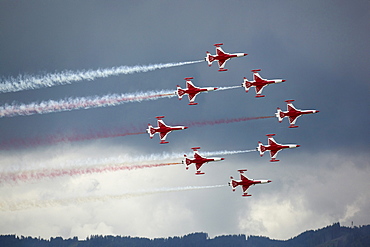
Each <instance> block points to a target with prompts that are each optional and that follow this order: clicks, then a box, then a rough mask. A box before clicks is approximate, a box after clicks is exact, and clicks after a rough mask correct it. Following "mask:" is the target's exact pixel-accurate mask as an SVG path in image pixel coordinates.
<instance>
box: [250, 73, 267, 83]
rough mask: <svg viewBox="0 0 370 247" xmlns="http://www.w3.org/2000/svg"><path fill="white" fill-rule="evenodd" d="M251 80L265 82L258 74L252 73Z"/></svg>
mask: <svg viewBox="0 0 370 247" xmlns="http://www.w3.org/2000/svg"><path fill="white" fill-rule="evenodd" d="M253 80H254V81H255V82H264V81H265V80H264V79H263V78H262V77H261V76H260V74H258V73H253Z"/></svg>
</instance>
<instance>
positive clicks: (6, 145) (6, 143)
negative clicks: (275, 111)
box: [0, 116, 274, 150]
mask: <svg viewBox="0 0 370 247" xmlns="http://www.w3.org/2000/svg"><path fill="white" fill-rule="evenodd" d="M265 118H274V116H265V117H242V118H231V119H219V120H214V121H198V122H185V123H181V124H176V125H186V126H191V127H201V126H205V125H216V124H226V123H235V122H242V121H249V120H257V119H265ZM76 133H77V134H76ZM76 133H75V134H71V135H66V134H60V135H48V136H46V137H35V138H28V139H11V140H2V141H0V150H1V149H2V150H7V149H10V148H12V147H32V146H35V145H47V144H56V143H61V142H75V141H86V140H94V139H101V138H113V137H123V136H128V135H140V134H147V132H146V131H144V130H143V129H140V128H136V127H132V128H131V129H126V128H116V129H110V130H90V132H89V133H84V134H81V131H76Z"/></svg>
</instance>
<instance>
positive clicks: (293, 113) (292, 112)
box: [283, 108, 319, 117]
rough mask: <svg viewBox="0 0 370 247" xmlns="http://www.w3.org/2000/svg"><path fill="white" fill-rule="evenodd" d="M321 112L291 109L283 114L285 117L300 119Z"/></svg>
mask: <svg viewBox="0 0 370 247" xmlns="http://www.w3.org/2000/svg"><path fill="white" fill-rule="evenodd" d="M317 112H319V111H317V110H296V109H293V108H292V109H290V110H289V111H286V112H283V114H284V117H285V116H286V117H298V116H301V115H306V114H313V113H317Z"/></svg>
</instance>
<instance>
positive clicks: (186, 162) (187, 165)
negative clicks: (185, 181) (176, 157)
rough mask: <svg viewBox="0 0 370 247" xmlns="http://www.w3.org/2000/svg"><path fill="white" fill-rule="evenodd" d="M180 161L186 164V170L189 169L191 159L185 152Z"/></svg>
mask: <svg viewBox="0 0 370 247" xmlns="http://www.w3.org/2000/svg"><path fill="white" fill-rule="evenodd" d="M182 163H183V164H184V165H185V166H186V170H187V169H189V165H190V164H191V160H190V159H188V158H187V156H186V154H184V159H183V161H182Z"/></svg>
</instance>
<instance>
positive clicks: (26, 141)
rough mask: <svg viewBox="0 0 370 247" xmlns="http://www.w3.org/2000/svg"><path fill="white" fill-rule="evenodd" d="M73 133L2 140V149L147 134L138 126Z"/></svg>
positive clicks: (0, 148)
mask: <svg viewBox="0 0 370 247" xmlns="http://www.w3.org/2000/svg"><path fill="white" fill-rule="evenodd" d="M74 132H75V133H73V134H69V135H67V134H63V133H61V134H54V135H47V136H44V137H30V138H22V139H21V138H18V139H9V140H1V141H0V150H10V149H12V148H21V147H34V146H39V145H51V144H57V143H67V142H76V141H87V140H95V139H103V138H112V137H123V136H131V135H142V134H147V132H145V131H139V130H138V129H137V128H130V129H126V128H116V129H110V130H107V129H100V130H90V131H89V132H87V133H81V132H82V131H74Z"/></svg>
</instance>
